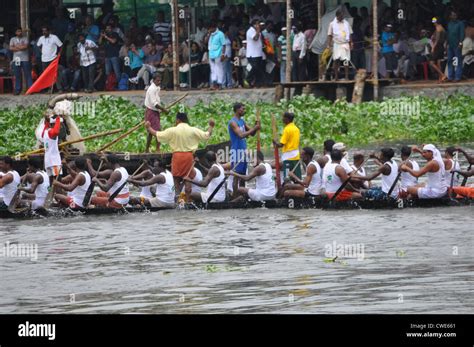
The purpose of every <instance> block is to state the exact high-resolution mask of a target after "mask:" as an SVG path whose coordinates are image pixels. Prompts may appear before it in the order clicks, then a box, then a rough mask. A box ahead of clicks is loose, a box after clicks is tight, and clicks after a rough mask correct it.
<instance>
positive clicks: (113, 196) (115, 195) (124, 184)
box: [109, 161, 146, 202]
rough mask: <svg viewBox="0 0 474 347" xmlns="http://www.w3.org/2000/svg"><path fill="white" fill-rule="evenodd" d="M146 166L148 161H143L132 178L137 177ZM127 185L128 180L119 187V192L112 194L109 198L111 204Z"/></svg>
mask: <svg viewBox="0 0 474 347" xmlns="http://www.w3.org/2000/svg"><path fill="white" fill-rule="evenodd" d="M145 164H146V161H143V163H142V164H141V165H140V166H139V167H138V169H136V170H135V172H134V173H133V174H132V176H131V177H133V176H135V175H136V174H137V173H138V171H140V170H141V169H142V167H143V166H144V165H145ZM127 183H128V180H125V182H124V183H123V184H122V185H121V186H120V187H118V188H117V190H116V191H115V192H113V193H112V195H110V196H109V202H112V201H113V200H114V199H115V198H116V197H117V195H119V193H120V192H121V191H122V189H123V187H125V186H126V185H127Z"/></svg>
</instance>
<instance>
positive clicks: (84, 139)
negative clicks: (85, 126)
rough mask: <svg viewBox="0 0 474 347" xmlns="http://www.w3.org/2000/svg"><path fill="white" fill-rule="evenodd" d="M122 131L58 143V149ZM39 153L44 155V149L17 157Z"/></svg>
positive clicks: (105, 132) (117, 130)
mask: <svg viewBox="0 0 474 347" xmlns="http://www.w3.org/2000/svg"><path fill="white" fill-rule="evenodd" d="M122 130H123V128H120V129H115V130H110V131H104V132H102V133H98V134H94V135H89V136H86V137H82V138H80V139H77V140H71V141H66V142H63V143H60V144H59V146H58V147H59V148H63V147H65V146H68V145H72V144H74V143H78V142H84V141H88V140H93V139H96V138H98V137H103V136H108V135H113V134H116V133H119V132H121V131H122ZM41 153H44V148H39V149H36V150H34V151H30V152H25V153H21V154H20V155H19V157H20V158H21V157H27V156H29V155H33V154H41Z"/></svg>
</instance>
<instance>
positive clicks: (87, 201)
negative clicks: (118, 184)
mask: <svg viewBox="0 0 474 347" xmlns="http://www.w3.org/2000/svg"><path fill="white" fill-rule="evenodd" d="M103 164H104V159H101V160H100V163H99V168H98V169H97V171H96V172H95V176H94V178H96V177H97V176H99V172H100V169H101V168H102V165H103ZM94 188H95V182H93V181H92V182H91V184H90V185H89V187H88V188H87V191H86V195H84V200H82V206H84V208H86V207H87V206H89V204H90V202H91V197H92V193H93V192H94Z"/></svg>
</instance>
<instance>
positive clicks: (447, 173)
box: [445, 159, 461, 187]
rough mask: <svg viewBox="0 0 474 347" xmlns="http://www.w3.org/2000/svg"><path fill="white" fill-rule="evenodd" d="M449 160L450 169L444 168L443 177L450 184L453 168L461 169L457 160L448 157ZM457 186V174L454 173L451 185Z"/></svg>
mask: <svg viewBox="0 0 474 347" xmlns="http://www.w3.org/2000/svg"><path fill="white" fill-rule="evenodd" d="M449 160H450V161H451V169H450V170H445V177H446V179H447V182H446V183H447V184H449V185H451V177H452V175H453V171H454V170H457V171H459V170H461V166H460V165H459V163H458V162H457V161H454V160H452V159H449ZM456 186H459V174H454V177H453V187H456Z"/></svg>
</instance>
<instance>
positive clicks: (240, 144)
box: [227, 117, 247, 175]
mask: <svg viewBox="0 0 474 347" xmlns="http://www.w3.org/2000/svg"><path fill="white" fill-rule="evenodd" d="M232 122H234V123H237V126H238V127H239V128H240V131H242V132H245V131H246V129H245V121H244V120H243V119H242V118H240V119H238V118H236V117H232V119H231V120H230V121H229V124H228V126H227V127H228V129H229V135H230V155H231V158H230V161H231V163H232V164H235V163H237V162H239V161H240V160H241V158H242V155H244V153H245V150H246V149H247V140H246V139H245V138H243V139H241V138H240V137H239V136H238V135H237V134H236V133H235V132H234V130H233V129H232V127H231V126H230V123H232ZM234 171H235V172H237V173H240V174H244V175H245V174H246V171H247V162H246V160H244V161H242V162H241V163H240V164H239V165H237V167H235V168H234Z"/></svg>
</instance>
